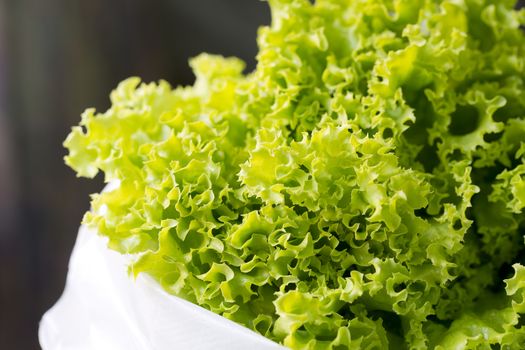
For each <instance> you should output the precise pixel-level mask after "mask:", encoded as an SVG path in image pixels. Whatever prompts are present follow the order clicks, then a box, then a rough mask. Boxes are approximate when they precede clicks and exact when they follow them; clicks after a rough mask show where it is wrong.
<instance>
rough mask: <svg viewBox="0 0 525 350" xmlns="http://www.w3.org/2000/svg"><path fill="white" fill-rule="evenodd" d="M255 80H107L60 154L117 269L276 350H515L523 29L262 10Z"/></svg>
mask: <svg viewBox="0 0 525 350" xmlns="http://www.w3.org/2000/svg"><path fill="white" fill-rule="evenodd" d="M269 3H270V7H271V13H272V23H271V25H270V26H268V27H262V28H260V30H259V33H258V44H259V49H260V51H259V54H258V56H257V60H258V64H257V67H256V69H255V70H254V71H253V72H251V73H249V74H244V73H243V70H244V63H243V62H242V61H240V60H239V59H236V58H223V57H219V56H213V55H208V54H202V55H200V56H198V57H196V58H194V59H192V60H191V61H190V64H191V67H192V68H193V71H194V72H195V75H196V81H195V84H194V85H193V86H188V87H177V88H172V87H170V85H169V84H168V83H167V82H164V81H161V82H159V83H158V84H154V83H152V84H145V83H141V82H140V80H139V79H138V78H131V79H128V80H126V81H124V82H122V83H121V84H120V85H119V86H118V87H117V89H116V90H115V91H113V92H112V94H111V102H112V106H111V108H110V109H109V110H107V111H106V112H104V113H96V112H95V111H94V110H93V109H88V110H87V111H86V112H85V113H84V114H83V115H82V120H81V122H80V126H77V127H74V128H73V130H72V132H71V134H70V135H69V136H68V138H67V139H66V141H65V146H66V147H67V148H68V150H69V155H68V156H67V157H66V158H65V160H66V163H67V164H68V165H69V166H71V167H72V168H73V169H74V170H75V171H76V172H77V173H78V175H79V176H85V177H94V176H95V175H96V174H97V173H98V172H103V173H104V176H105V181H106V182H112V181H117V182H118V183H119V184H120V185H119V186H118V188H116V189H114V190H112V191H110V192H104V193H101V194H96V195H94V196H93V198H92V206H93V210H92V211H90V212H88V213H87V214H86V216H85V219H84V221H85V223H87V224H88V225H90V226H92V227H95V228H96V229H98V231H99V232H100V234H102V235H104V236H106V237H108V238H109V246H110V248H112V249H115V250H117V251H119V252H121V253H132V254H138V256H139V258H138V259H137V261H136V262H135V263H133V265H132V266H130V270H131V271H132V272H133V273H134V274H135V275H136V274H138V273H147V274H149V275H151V276H153V277H154V278H155V279H156V280H157V281H158V282H159V283H160V284H161V285H162V286H163V287H164V288H165V289H166V290H167V291H169V292H170V293H173V294H174V295H177V296H180V297H183V298H185V299H187V300H190V301H192V302H194V303H197V304H198V305H201V306H203V307H205V308H207V309H209V310H211V311H213V312H216V313H218V314H221V315H222V316H224V317H226V318H229V319H231V320H234V321H236V322H238V323H240V324H243V325H245V326H246V327H249V328H251V329H253V330H255V331H257V332H259V333H261V334H263V335H265V336H266V337H268V338H271V339H273V340H275V341H277V342H280V343H282V344H284V345H285V346H288V347H290V348H292V349H347V348H348V349H387V348H391V349H427V348H429V349H491V348H493V346H496V347H494V348H499V347H497V345H496V344H499V346H500V348H501V349H523V348H525V328H524V326H523V325H524V322H523V320H522V317H523V315H524V313H525V261H524V260H525V258H524V257H525V244H524V236H523V232H524V229H525V213H524V211H523V210H524V208H525V89H524V83H525V36H524V34H523V32H522V31H521V30H520V26H521V25H523V24H524V23H525V12H524V11H523V10H521V11H517V10H514V9H513V5H514V1H510V0H505V1H501V0H499V1H496V0H444V1H434V0H414V1H404V0H381V1H370V0H353V1H349V0H347V1H343V0H317V1H315V3H312V2H311V1H307V0H293V1H292V0H270V1H269Z"/></svg>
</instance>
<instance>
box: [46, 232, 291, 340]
mask: <svg viewBox="0 0 525 350" xmlns="http://www.w3.org/2000/svg"><path fill="white" fill-rule="evenodd" d="M39 339H40V344H41V346H42V348H43V350H88V349H89V350H106V349H107V350H134V349H140V350H149V349H152V350H153V349H154V350H164V349H166V350H168V349H169V350H171V349H195V350H200V349H214V350H222V349H224V350H231V349H243V350H244V349H250V350H266V349H268V350H270V349H284V347H282V346H280V345H278V344H276V343H274V342H272V341H271V340H269V339H266V338H264V337H263V336H261V335H259V334H257V333H255V332H252V331H251V330H249V329H247V328H244V327H242V326H240V325H238V324H236V323H234V322H232V321H230V320H227V319H225V318H223V317H221V316H219V315H216V314H214V313H212V312H210V311H208V310H205V309H203V308H201V307H199V306H197V305H194V304H192V303H189V302H187V301H185V300H183V299H180V298H177V297H174V296H172V295H169V294H168V293H167V292H165V291H164V290H163V289H162V287H160V286H159V285H158V284H157V283H156V282H155V281H154V280H153V279H151V278H150V277H148V276H146V275H143V274H142V275H139V277H138V278H137V279H136V280H133V278H131V277H130V276H128V273H127V268H126V257H125V256H123V255H121V254H119V253H117V252H114V251H111V250H109V249H108V248H107V246H106V240H105V239H104V238H103V237H101V236H99V235H98V234H97V233H96V232H93V231H91V230H89V229H87V228H86V227H84V226H82V227H81V228H80V231H79V234H78V238H77V242H76V244H75V248H74V250H73V254H72V255H71V260H70V263H69V272H68V276H67V282H66V288H65V290H64V293H63V295H62V297H61V298H60V300H58V302H57V303H56V304H55V305H54V306H53V307H52V308H51V309H50V310H49V311H48V312H47V313H46V314H45V315H44V317H43V318H42V321H41V323H40V329H39Z"/></svg>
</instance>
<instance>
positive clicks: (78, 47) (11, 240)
mask: <svg viewBox="0 0 525 350" xmlns="http://www.w3.org/2000/svg"><path fill="white" fill-rule="evenodd" d="M269 21H270V15H269V10H268V5H267V3H265V2H262V1H259V0H191V1H184V0H109V1H104V0H84V1H82V0H0V349H9V350H11V349H38V348H39V346H38V340H37V328H38V322H39V320H40V318H41V316H42V314H43V313H44V312H45V311H46V310H47V309H48V308H50V307H51V306H52V305H53V304H54V303H55V301H56V300H57V298H58V297H59V296H60V294H61V293H62V290H63V288H64V282H65V278H66V273H67V263H68V260H69V254H70V253H71V249H72V247H73V244H74V242H75V237H76V233H77V229H78V226H79V224H80V221H81V218H82V215H83V214H84V212H85V211H86V210H88V209H89V194H90V193H93V192H98V191H100V190H101V188H102V186H103V183H102V178H101V177H100V176H99V177H97V178H96V179H95V180H87V179H78V178H76V177H75V174H74V172H73V171H72V170H70V169H69V168H68V167H66V166H65V165H64V163H63V159H62V158H63V156H64V155H65V150H64V149H63V147H62V141H63V140H64V139H65V137H66V135H67V134H68V132H69V130H70V128H71V127H72V126H73V125H76V124H78V122H79V121H80V113H81V112H82V111H83V110H84V109H85V108H86V107H96V108H97V109H98V110H99V111H103V110H105V109H107V108H108V107H109V98H108V95H109V92H110V90H111V89H113V88H114V87H116V85H117V84H118V82H120V81H121V80H123V79H125V78H127V77H129V76H139V77H141V78H143V80H145V81H155V80H159V79H165V80H167V81H169V82H170V83H171V84H172V85H178V84H191V83H192V82H193V79H194V77H193V75H192V73H191V71H190V69H189V67H188V64H187V61H188V58H189V57H192V56H195V55H197V54H198V53H200V52H203V51H206V52H210V53H217V54H222V55H226V56H238V57H241V58H242V59H244V60H245V61H246V62H247V63H248V69H250V70H251V69H253V67H254V66H255V55H256V52H257V45H256V41H255V40H256V32H257V28H258V27H259V26H260V25H263V24H267V23H269Z"/></svg>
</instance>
